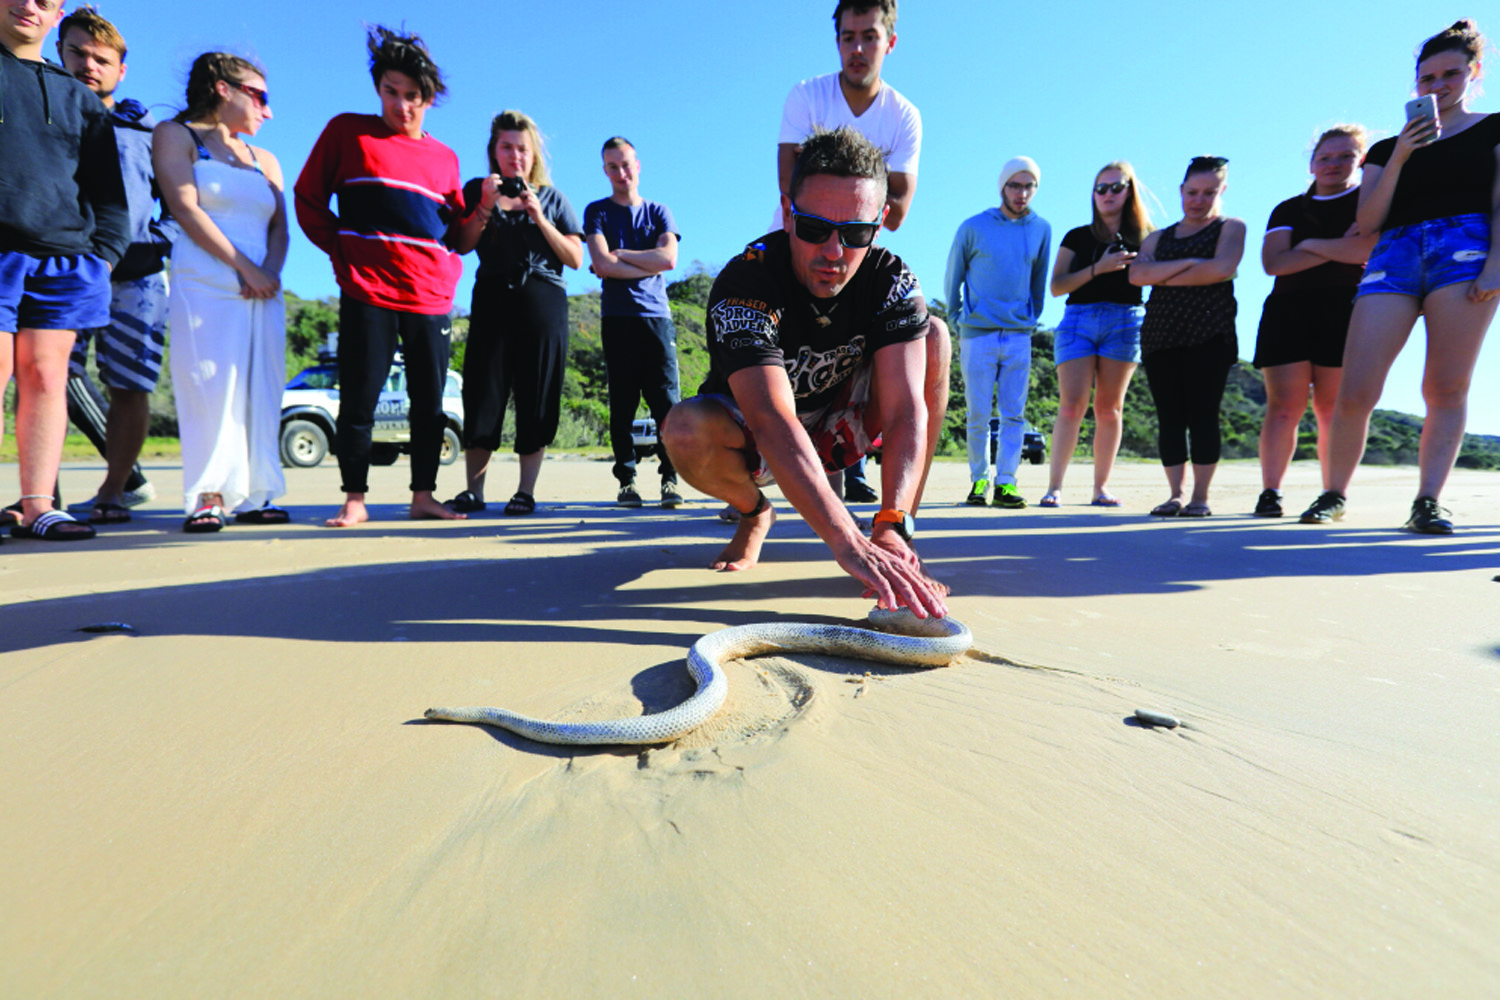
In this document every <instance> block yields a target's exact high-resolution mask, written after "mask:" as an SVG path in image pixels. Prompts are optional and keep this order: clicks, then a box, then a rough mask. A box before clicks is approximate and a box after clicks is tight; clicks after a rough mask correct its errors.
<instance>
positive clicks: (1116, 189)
mask: <svg viewBox="0 0 1500 1000" xmlns="http://www.w3.org/2000/svg"><path fill="white" fill-rule="evenodd" d="M1128 187H1130V182H1129V181H1115V182H1114V183H1113V184H1095V185H1094V193H1095V194H1119V193H1120V192H1121V191H1124V190H1125V189H1126V188H1128Z"/></svg>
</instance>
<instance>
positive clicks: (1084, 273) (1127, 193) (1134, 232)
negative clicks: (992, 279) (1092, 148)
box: [1040, 160, 1151, 507]
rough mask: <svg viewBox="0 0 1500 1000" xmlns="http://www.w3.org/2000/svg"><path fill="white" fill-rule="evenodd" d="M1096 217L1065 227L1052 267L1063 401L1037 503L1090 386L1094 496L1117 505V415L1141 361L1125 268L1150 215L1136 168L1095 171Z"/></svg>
mask: <svg viewBox="0 0 1500 1000" xmlns="http://www.w3.org/2000/svg"><path fill="white" fill-rule="evenodd" d="M1093 211H1094V220H1093V222H1092V223H1090V224H1089V225H1087V226H1079V227H1078V228H1077V229H1073V230H1070V231H1069V233H1068V235H1066V236H1064V237H1063V241H1062V245H1061V246H1060V247H1059V248H1058V251H1057V263H1056V264H1054V265H1053V267H1052V294H1053V295H1054V296H1058V295H1066V296H1067V297H1068V301H1067V309H1066V310H1065V311H1064V312H1063V318H1062V322H1061V323H1059V324H1058V325H1057V330H1056V332H1055V340H1054V342H1053V347H1052V356H1053V362H1054V363H1055V364H1056V365H1057V385H1058V390H1059V392H1060V393H1061V397H1062V398H1061V399H1060V400H1059V402H1058V406H1057V423H1055V424H1054V425H1053V427H1052V475H1051V478H1050V479H1049V481H1048V483H1047V494H1046V495H1045V496H1044V497H1042V499H1041V503H1040V506H1042V507H1056V506H1057V505H1058V499H1059V494H1060V493H1061V491H1062V482H1063V475H1064V474H1065V473H1066V472H1067V471H1068V462H1069V460H1071V459H1072V457H1073V449H1074V448H1075V447H1076V446H1077V444H1078V428H1079V427H1080V426H1081V425H1082V424H1083V417H1084V414H1085V413H1087V412H1088V408H1089V389H1090V388H1092V389H1093V390H1094V494H1093V497H1094V498H1093V501H1092V502H1093V504H1094V506H1096V507H1118V506H1119V505H1120V501H1119V500H1117V499H1116V498H1115V497H1114V496H1113V495H1112V494H1111V493H1110V492H1109V488H1108V483H1109V473H1110V470H1111V469H1113V468H1114V463H1115V455H1116V454H1117V453H1118V452H1119V450H1120V417H1121V412H1122V410H1123V408H1124V405H1125V390H1126V389H1128V388H1129V387H1130V376H1131V375H1132V374H1134V372H1135V369H1136V366H1137V365H1138V364H1140V361H1141V319H1142V317H1143V316H1145V312H1146V311H1145V309H1144V308H1143V307H1142V305H1141V289H1140V287H1139V286H1137V285H1132V284H1131V283H1130V278H1129V276H1128V274H1127V272H1126V268H1127V267H1129V266H1130V262H1131V261H1133V260H1135V255H1136V251H1138V250H1140V248H1141V241H1142V240H1144V239H1145V238H1146V234H1147V233H1149V232H1151V219H1150V216H1148V215H1147V214H1146V206H1145V202H1144V201H1143V200H1142V198H1141V194H1140V183H1139V181H1137V180H1136V176H1135V170H1134V168H1132V167H1131V166H1130V164H1129V163H1126V162H1125V161H1123V160H1117V161H1115V162H1114V163H1110V164H1107V165H1106V166H1105V167H1104V169H1103V170H1100V171H1099V173H1098V174H1097V175H1095V177H1094V196H1093Z"/></svg>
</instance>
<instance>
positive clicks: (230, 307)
mask: <svg viewBox="0 0 1500 1000" xmlns="http://www.w3.org/2000/svg"><path fill="white" fill-rule="evenodd" d="M270 117H271V107H270V101H269V98H268V97H267V95H266V79H265V73H264V71H263V70H261V69H260V67H258V66H256V65H255V64H254V63H251V62H249V61H248V60H245V59H241V58H240V57H239V56H234V55H230V54H228V53H225V52H207V53H204V54H203V55H201V56H199V57H198V58H197V59H196V60H194V61H193V66H192V69H191V71H190V72H189V73H188V83H187V108H186V110H184V111H183V112H182V113H181V114H179V115H177V116H176V117H175V118H173V119H172V120H171V121H168V122H163V123H162V124H160V125H158V126H157V127H156V130H155V132H154V133H153V135H152V144H151V162H152V165H153V167H154V169H155V171H156V182H157V184H158V186H159V187H160V188H161V192H162V199H163V200H164V201H165V202H166V204H167V207H168V208H169V209H170V210H171V213H172V217H173V218H174V219H176V220H177V222H178V224H179V225H180V226H181V227H182V232H181V234H180V235H179V236H178V237H177V239H176V242H174V243H173V245H172V282H171V294H170V299H169V303H170V304H169V310H170V323H171V330H172V351H171V357H172V388H173V391H174V392H175V394H176V398H177V425H178V433H179V435H180V437H181V440H182V479H183V503H184V507H185V509H186V511H187V513H188V517H187V520H186V521H185V522H184V524H183V530H184V531H188V532H195V533H196V532H211V531H218V530H219V529H220V528H222V527H224V523H225V519H226V516H227V515H226V511H228V512H233V513H234V514H235V520H236V521H240V522H244V523H250V524H281V523H285V522H286V521H287V520H288V515H287V512H286V511H284V510H282V509H280V508H279V507H274V506H272V505H271V501H273V500H275V499H276V498H277V497H279V496H281V495H282V494H283V493H285V492H286V481H285V479H284V478H283V476H282V473H281V455H280V452H279V450H278V444H277V439H278V436H279V429H280V423H281V393H282V386H283V384H284V383H285V382H286V355H285V344H286V328H285V318H286V317H285V307H284V306H283V304H282V297H281V277H280V275H281V266H282V264H283V263H284V262H285V261H286V251H287V217H286V202H285V200H284V199H283V197H282V176H281V165H280V164H279V163H278V162H277V161H276V157H274V156H272V155H271V154H270V153H268V152H266V151H265V150H264V149H260V148H259V147H256V146H251V145H250V144H249V143H247V142H246V141H245V140H244V139H243V138H241V137H242V136H253V135H255V134H256V133H257V132H259V131H260V127H261V125H262V124H263V123H264V122H265V121H266V120H267V119H269V118H270Z"/></svg>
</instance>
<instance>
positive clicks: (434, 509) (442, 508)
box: [408, 493, 469, 521]
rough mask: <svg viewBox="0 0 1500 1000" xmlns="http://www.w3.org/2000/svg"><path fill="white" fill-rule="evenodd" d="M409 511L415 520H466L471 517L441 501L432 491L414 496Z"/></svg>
mask: <svg viewBox="0 0 1500 1000" xmlns="http://www.w3.org/2000/svg"><path fill="white" fill-rule="evenodd" d="M408 513H409V514H410V515H411V519H412V520H413V521H464V520H467V519H468V517H469V515H467V514H460V513H459V512H458V511H456V510H454V509H453V508H452V507H449V506H447V505H446V504H442V503H439V502H438V500H437V498H436V497H434V496H433V495H432V494H431V493H424V494H421V495H418V496H414V497H412V498H411V509H410V511H409V512H408Z"/></svg>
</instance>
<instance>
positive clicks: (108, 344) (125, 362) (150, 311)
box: [68, 271, 167, 392]
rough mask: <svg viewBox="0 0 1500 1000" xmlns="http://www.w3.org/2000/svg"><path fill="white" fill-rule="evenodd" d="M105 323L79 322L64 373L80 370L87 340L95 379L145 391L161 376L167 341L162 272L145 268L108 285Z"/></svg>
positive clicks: (86, 353) (72, 374)
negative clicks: (82, 324) (95, 365)
mask: <svg viewBox="0 0 1500 1000" xmlns="http://www.w3.org/2000/svg"><path fill="white" fill-rule="evenodd" d="M110 287H111V289H112V290H113V296H112V298H111V301H110V307H109V325H108V326H99V327H83V328H82V329H80V330H79V331H78V339H77V340H75V341H74V342H73V356H72V357H71V358H69V360H68V375H69V377H77V376H81V375H83V374H84V372H85V371H86V368H85V366H86V365H87V363H88V359H89V342H90V341H93V344H94V357H95V359H96V360H97V361H98V363H99V379H100V381H102V382H103V383H104V384H105V385H107V386H109V387H110V388H111V389H128V390H131V391H133V392H150V391H151V390H153V389H155V388H156V382H157V379H158V378H159V377H160V376H161V361H162V354H163V353H164V352H165V350H166V343H167V276H166V274H165V273H164V272H161V271H158V272H157V273H156V274H148V275H146V276H145V277H144V278H137V279H135V280H134V281H117V282H114V283H113V284H112V285H111V286H110Z"/></svg>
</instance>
